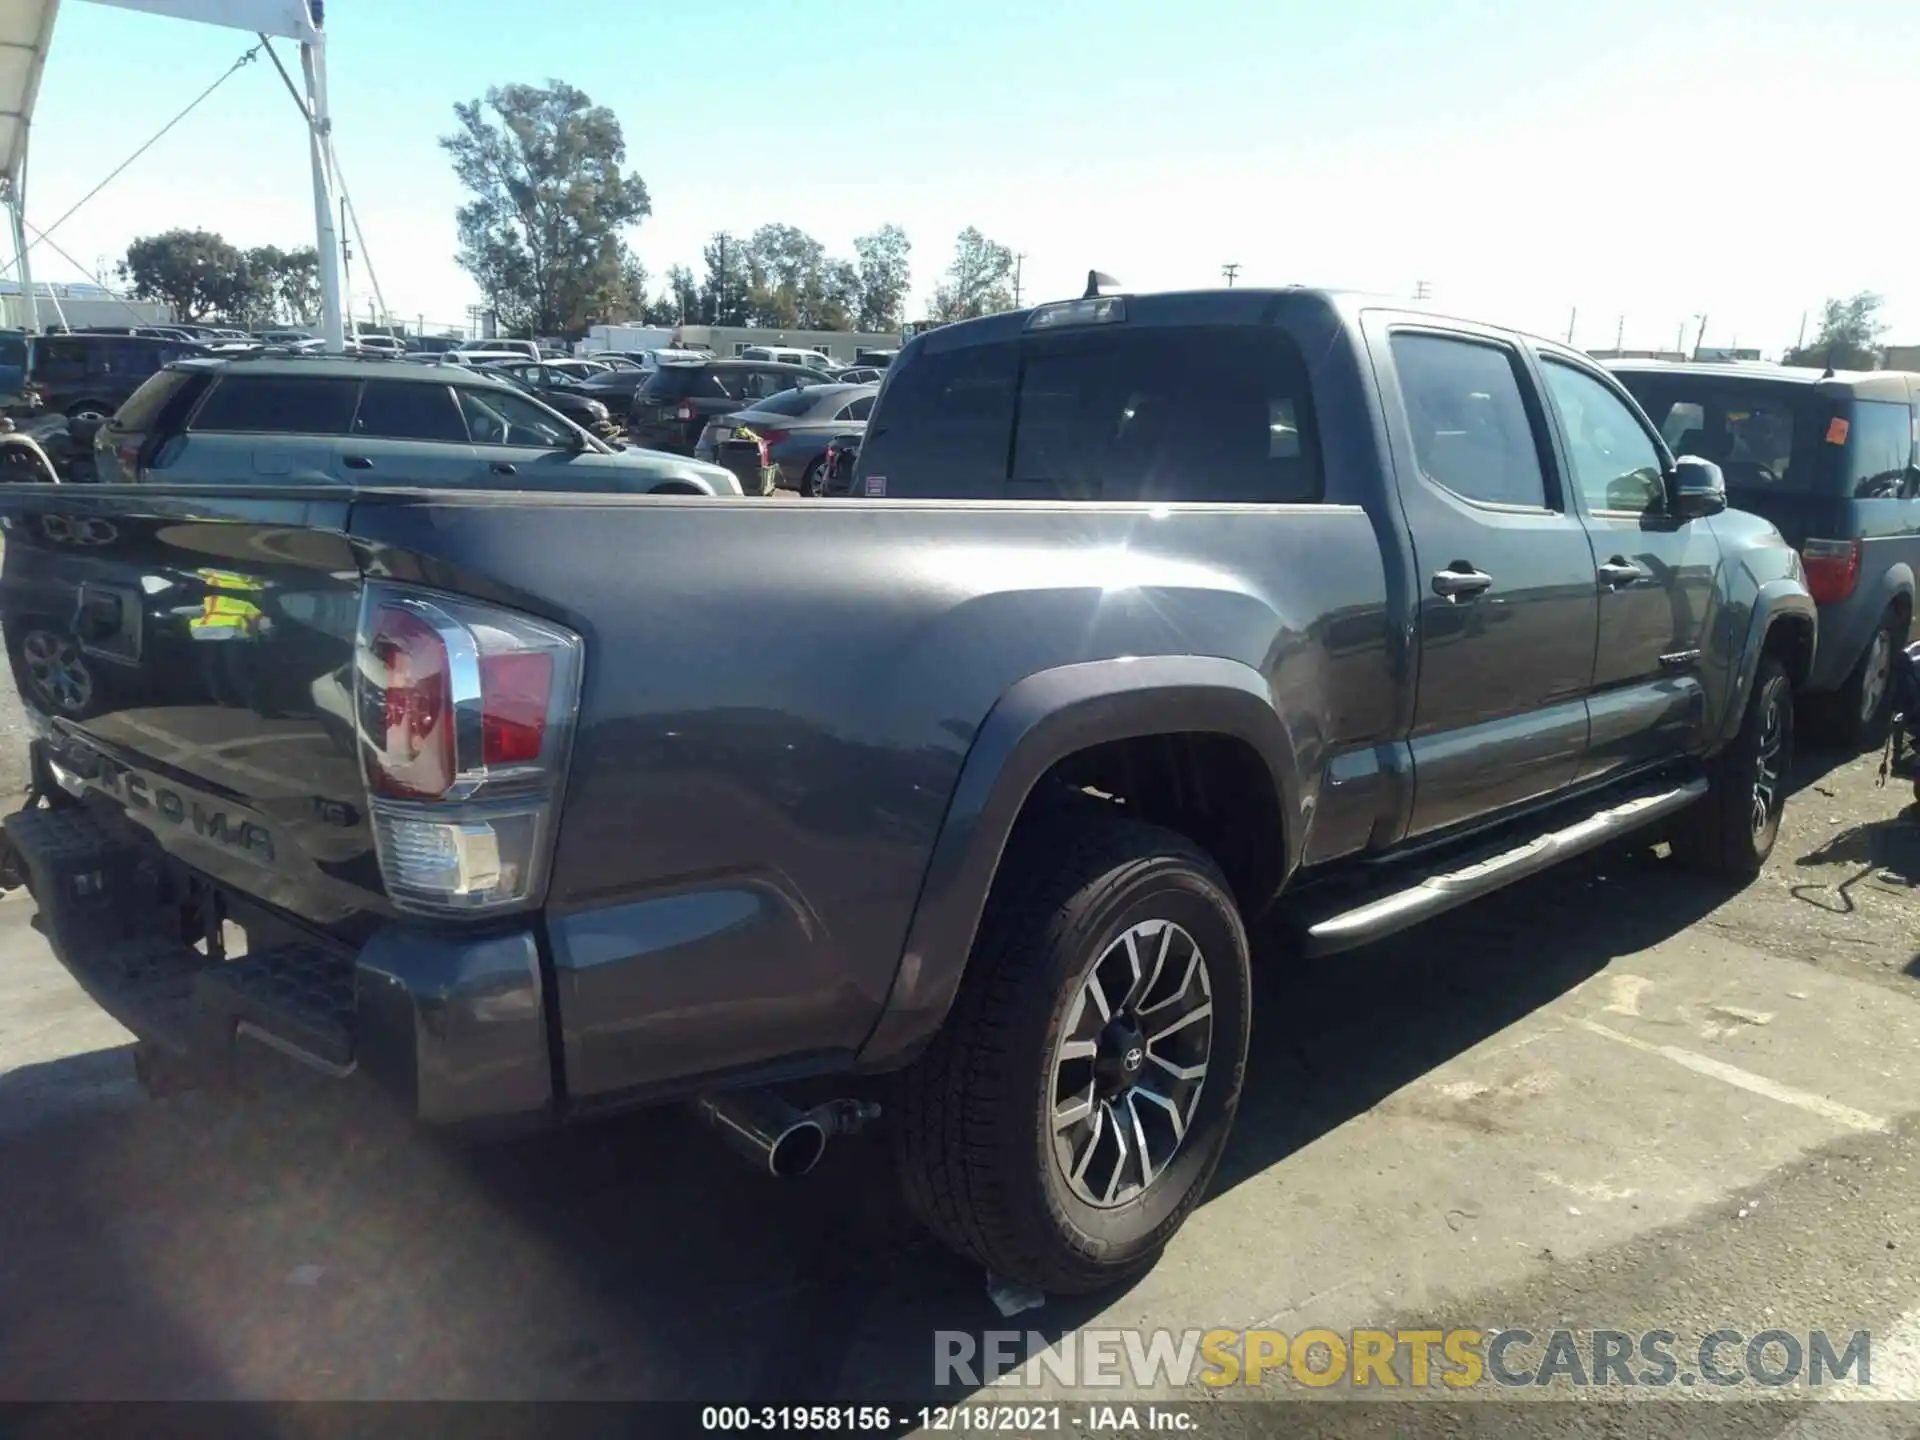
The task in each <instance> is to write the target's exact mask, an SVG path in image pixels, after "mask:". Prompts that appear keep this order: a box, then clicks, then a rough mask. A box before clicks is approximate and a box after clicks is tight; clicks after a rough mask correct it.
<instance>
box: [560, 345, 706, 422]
mask: <svg viewBox="0 0 1920 1440" xmlns="http://www.w3.org/2000/svg"><path fill="white" fill-rule="evenodd" d="M582 358H583V359H590V360H593V361H602V362H605V363H607V364H609V365H617V366H618V367H619V368H614V369H609V370H606V371H603V372H602V373H600V374H598V375H590V376H588V377H586V380H585V381H584V383H585V385H586V386H587V388H588V389H589V390H590V391H591V392H592V393H593V398H594V399H596V400H600V401H604V402H605V403H606V406H607V408H608V409H609V410H611V411H612V412H613V413H614V414H615V415H617V416H622V417H624V416H625V415H626V414H627V412H628V411H629V410H630V409H631V408H632V405H633V395H634V392H635V391H636V390H638V389H639V388H640V387H641V386H642V385H643V384H645V383H646V379H647V376H649V375H650V374H652V373H653V372H654V371H655V370H658V369H659V368H660V367H661V365H663V364H666V365H672V364H689V365H698V364H702V363H704V362H705V361H706V360H707V359H708V358H709V357H708V356H706V355H703V354H701V353H700V352H699V351H696V350H634V351H601V352H599V353H598V354H595V355H592V356H590V357H582Z"/></svg>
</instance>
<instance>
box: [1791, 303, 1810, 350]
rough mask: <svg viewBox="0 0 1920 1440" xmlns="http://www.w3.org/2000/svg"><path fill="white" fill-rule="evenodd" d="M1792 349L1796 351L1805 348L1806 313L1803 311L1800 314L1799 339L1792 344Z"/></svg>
mask: <svg viewBox="0 0 1920 1440" xmlns="http://www.w3.org/2000/svg"><path fill="white" fill-rule="evenodd" d="M1793 348H1794V349H1796V350H1804V349H1806V348H1807V312H1806V311H1804V310H1802V311H1801V312H1800V338H1799V339H1798V340H1796V341H1794V342H1793Z"/></svg>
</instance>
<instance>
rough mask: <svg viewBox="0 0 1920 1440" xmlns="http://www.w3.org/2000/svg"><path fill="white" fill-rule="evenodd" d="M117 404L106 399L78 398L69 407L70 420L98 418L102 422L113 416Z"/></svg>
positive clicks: (104, 422)
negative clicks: (112, 403) (109, 402)
mask: <svg viewBox="0 0 1920 1440" xmlns="http://www.w3.org/2000/svg"><path fill="white" fill-rule="evenodd" d="M117 408H118V407H117V406H114V405H109V404H108V403H107V402H106V401H105V400H76V401H74V402H73V404H71V405H69V406H68V407H67V418H68V419H69V420H98V421H99V422H100V423H101V424H103V425H104V424H106V422H107V421H109V420H111V419H112V418H113V412H114V411H115V409H117Z"/></svg>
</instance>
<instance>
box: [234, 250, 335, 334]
mask: <svg viewBox="0 0 1920 1440" xmlns="http://www.w3.org/2000/svg"><path fill="white" fill-rule="evenodd" d="M246 262H247V272H248V275H249V277H250V280H251V287H250V288H251V289H252V292H253V295H254V310H253V312H252V316H253V318H256V319H259V320H268V321H276V322H279V323H283V324H288V325H303V324H307V323H308V322H310V321H311V320H312V319H313V318H314V316H315V315H316V314H317V313H318V312H319V309H320V256H319V254H318V252H316V251H315V250H314V248H313V246H311V245H302V246H299V247H297V248H295V249H292V250H282V249H281V248H280V247H279V246H277V245H256V246H254V247H253V248H252V249H251V250H249V251H247V255H246Z"/></svg>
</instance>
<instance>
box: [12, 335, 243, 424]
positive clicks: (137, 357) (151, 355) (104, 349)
mask: <svg viewBox="0 0 1920 1440" xmlns="http://www.w3.org/2000/svg"><path fill="white" fill-rule="evenodd" d="M205 353H207V352H206V351H205V349H204V348H203V347H201V346H199V345H195V344H190V343H188V342H186V341H183V340H173V339H162V338H157V337H153V336H146V335H103V334H90V333H87V332H84V331H82V332H75V333H73V334H70V335H37V336H35V337H34V338H33V340H32V342H31V354H32V377H31V378H32V385H33V388H34V391H35V393H36V394H37V395H38V396H39V401H40V407H41V409H43V410H45V411H48V412H51V413H55V414H60V415H66V416H68V417H70V418H79V417H84V418H88V419H96V420H104V419H106V417H107V416H109V415H111V414H112V413H113V412H114V411H115V410H117V409H119V408H120V406H121V405H122V404H123V403H124V402H125V401H126V399H127V398H128V397H129V396H130V395H132V394H133V392H134V391H135V390H138V389H139V388H140V387H141V386H142V385H143V384H145V383H146V381H147V378H148V377H149V376H151V375H153V374H154V373H155V372H156V371H158V370H160V369H162V368H163V367H165V366H167V365H170V364H172V363H173V362H174V361H176V360H181V359H185V358H187V357H189V356H194V355H203V354H205Z"/></svg>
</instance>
